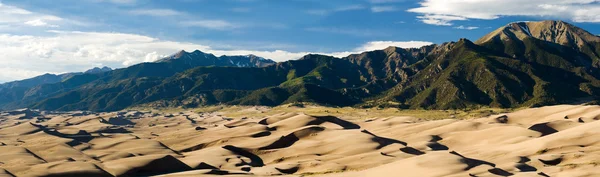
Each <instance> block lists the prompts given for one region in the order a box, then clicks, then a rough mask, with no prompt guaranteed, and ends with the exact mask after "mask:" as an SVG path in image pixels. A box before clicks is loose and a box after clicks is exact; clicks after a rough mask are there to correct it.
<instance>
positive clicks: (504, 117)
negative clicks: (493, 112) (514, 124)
mask: <svg viewBox="0 0 600 177" xmlns="http://www.w3.org/2000/svg"><path fill="white" fill-rule="evenodd" d="M496 122H498V123H501V124H506V123H508V116H507V115H502V116H500V117H497V118H496Z"/></svg>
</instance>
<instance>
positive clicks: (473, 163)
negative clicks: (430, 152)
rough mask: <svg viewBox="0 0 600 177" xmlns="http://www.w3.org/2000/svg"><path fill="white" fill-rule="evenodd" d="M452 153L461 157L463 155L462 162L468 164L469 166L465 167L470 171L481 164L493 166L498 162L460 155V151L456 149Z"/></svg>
mask: <svg viewBox="0 0 600 177" xmlns="http://www.w3.org/2000/svg"><path fill="white" fill-rule="evenodd" d="M450 154H454V155H457V156H459V157H462V159H461V160H460V161H461V162H462V163H465V164H467V168H465V171H468V170H470V169H472V168H475V167H477V166H480V165H489V166H492V167H496V164H493V163H490V162H486V161H483V160H478V159H472V158H468V157H465V156H463V155H460V154H459V153H458V152H455V151H452V152H450Z"/></svg>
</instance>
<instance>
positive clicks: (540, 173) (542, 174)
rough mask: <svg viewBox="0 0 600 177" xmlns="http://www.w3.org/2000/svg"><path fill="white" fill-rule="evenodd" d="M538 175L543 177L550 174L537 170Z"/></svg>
mask: <svg viewBox="0 0 600 177" xmlns="http://www.w3.org/2000/svg"><path fill="white" fill-rule="evenodd" d="M538 175H540V176H543V177H550V175H547V174H546V173H544V172H539V173H538Z"/></svg>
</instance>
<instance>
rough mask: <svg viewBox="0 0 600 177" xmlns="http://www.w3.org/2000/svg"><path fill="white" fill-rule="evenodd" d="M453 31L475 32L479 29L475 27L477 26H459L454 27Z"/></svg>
mask: <svg viewBox="0 0 600 177" xmlns="http://www.w3.org/2000/svg"><path fill="white" fill-rule="evenodd" d="M454 29H463V30H476V29H479V27H477V26H463V25H460V26H456V27H454Z"/></svg>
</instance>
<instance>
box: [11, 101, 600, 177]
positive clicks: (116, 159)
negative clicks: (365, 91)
mask: <svg viewBox="0 0 600 177" xmlns="http://www.w3.org/2000/svg"><path fill="white" fill-rule="evenodd" d="M313 109H317V108H313ZM323 109H326V108H323ZM289 110H296V111H288V112H280V111H279V112H277V111H275V108H267V107H248V108H244V109H236V110H235V111H232V110H229V112H228V110H226V109H221V110H216V111H214V110H213V111H207V110H181V111H179V110H178V111H171V112H165V111H162V112H161V111H123V112H109V113H91V112H38V111H34V110H18V111H12V112H3V113H1V114H0V176H1V177H4V176H154V175H157V176H165V177H167V176H168V177H180V176H216V175H228V176H279V175H282V176H327V177H366V176H372V177H380V176H403V177H410V176H415V177H424V176H457V177H462V176H478V177H485V176H520V177H521V176H532V177H534V176H538V177H547V176H552V177H561V176H562V177H575V176H582V177H583V176H600V170H598V169H600V167H599V165H600V121H597V120H598V119H600V106H579V105H560V106H549V107H542V108H530V109H523V110H517V111H515V112H512V113H494V114H491V115H484V116H482V117H480V118H471V117H466V118H465V117H461V118H459V117H454V116H452V117H451V116H448V117H446V118H443V117H442V118H435V119H428V118H424V117H420V116H427V115H428V114H427V113H423V114H420V115H417V114H415V115H410V114H403V113H402V112H398V113H393V112H391V113H390V112H388V113H386V114H382V113H381V111H380V112H377V111H376V110H374V111H372V113H371V112H368V111H365V110H355V111H354V112H352V111H348V110H346V112H344V113H343V114H342V113H340V110H341V109H339V110H335V109H331V111H326V112H323V113H321V114H314V113H313V112H311V111H309V108H298V109H289ZM437 113H439V112H435V113H434V112H433V111H432V113H431V114H432V115H433V114H437ZM234 115H235V116H234Z"/></svg>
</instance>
